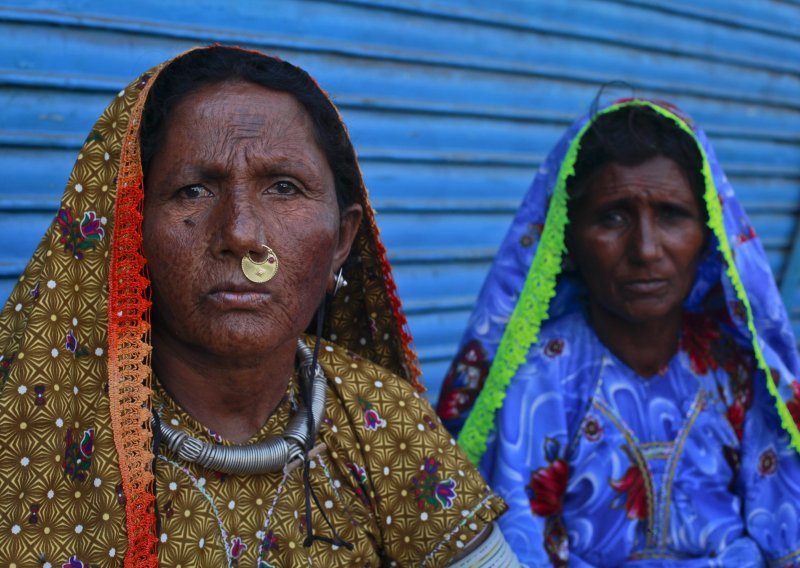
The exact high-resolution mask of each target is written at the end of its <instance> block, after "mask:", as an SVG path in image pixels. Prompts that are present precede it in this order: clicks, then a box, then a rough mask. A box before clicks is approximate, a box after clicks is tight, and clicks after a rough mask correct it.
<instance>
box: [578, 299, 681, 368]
mask: <svg viewBox="0 0 800 568" xmlns="http://www.w3.org/2000/svg"><path fill="white" fill-rule="evenodd" d="M589 315H590V318H591V325H592V327H593V328H594V331H595V333H596V334H597V337H598V338H599V339H600V341H601V342H602V343H603V344H604V345H605V346H606V347H608V349H609V350H610V351H611V352H612V353H613V354H614V355H615V356H616V357H617V358H618V359H620V360H621V361H622V362H623V363H625V364H626V365H628V366H629V367H630V368H631V369H633V370H634V371H635V372H636V373H637V374H638V375H640V376H642V377H646V378H649V377H652V376H653V375H655V374H657V373H658V372H659V371H661V370H662V369H664V368H665V367H666V366H667V365H668V364H669V361H670V359H672V357H673V355H675V352H676V351H677V350H678V340H679V335H680V328H681V317H682V312H681V311H680V310H679V311H676V312H675V313H670V314H667V315H665V316H662V317H659V318H654V319H649V320H647V321H645V322H630V321H626V320H623V319H621V318H619V317H617V316H616V315H615V314H612V313H610V312H609V311H607V310H606V309H605V308H603V307H602V306H599V305H597V304H596V303H594V302H593V303H591V304H590V306H589Z"/></svg>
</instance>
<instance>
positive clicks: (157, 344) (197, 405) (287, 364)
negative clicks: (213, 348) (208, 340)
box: [152, 329, 296, 443]
mask: <svg viewBox="0 0 800 568" xmlns="http://www.w3.org/2000/svg"><path fill="white" fill-rule="evenodd" d="M153 345H154V348H153V360H152V364H153V371H154V372H155V374H156V376H157V377H158V379H159V381H160V382H161V384H162V385H163V387H164V389H165V390H166V391H167V393H169V395H170V396H171V397H172V398H173V399H174V400H175V402H177V403H178V405H179V406H180V407H181V408H183V409H184V410H185V411H186V412H188V413H189V414H190V415H191V416H192V417H193V418H194V419H195V420H197V421H198V422H200V423H201V424H202V425H203V426H205V427H207V428H209V429H211V430H213V431H214V432H216V433H218V434H219V435H220V436H222V437H223V438H225V439H226V440H230V441H232V442H235V443H243V442H246V441H247V440H249V439H250V438H251V437H252V436H253V435H254V434H255V433H256V432H258V430H259V429H261V427H262V426H263V425H264V424H265V423H266V421H267V419H268V418H269V417H270V415H271V414H272V412H273V411H274V410H275V409H276V408H277V406H278V404H279V403H280V401H281V399H282V398H283V395H284V394H285V393H286V388H287V386H288V383H289V379H290V377H291V375H292V373H293V372H294V361H295V352H296V344H295V343H294V342H293V341H292V342H289V343H288V344H287V345H282V346H280V347H279V348H278V349H275V350H273V351H272V353H271V354H270V355H269V356H268V357H253V358H250V359H249V360H247V359H241V358H232V357H226V358H222V357H218V356H215V355H212V354H209V353H208V352H207V351H203V350H200V349H195V348H192V347H191V346H188V345H186V344H184V343H181V342H179V341H177V340H176V339H175V338H173V337H171V336H170V335H169V334H162V333H158V331H157V330H156V329H154V330H153Z"/></svg>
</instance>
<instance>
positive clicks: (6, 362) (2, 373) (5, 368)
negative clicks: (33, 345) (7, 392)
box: [0, 353, 17, 386]
mask: <svg viewBox="0 0 800 568" xmlns="http://www.w3.org/2000/svg"><path fill="white" fill-rule="evenodd" d="M16 356H17V354H16V353H12V354H11V355H9V356H8V357H6V356H5V355H0V379H2V383H0V386H1V385H5V384H6V381H8V376H9V375H10V374H11V364H12V363H13V362H14V357H16Z"/></svg>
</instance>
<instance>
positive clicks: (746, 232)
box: [736, 223, 757, 245]
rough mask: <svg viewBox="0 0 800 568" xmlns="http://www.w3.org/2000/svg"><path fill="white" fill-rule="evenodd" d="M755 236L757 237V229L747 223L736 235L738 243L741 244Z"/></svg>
mask: <svg viewBox="0 0 800 568" xmlns="http://www.w3.org/2000/svg"><path fill="white" fill-rule="evenodd" d="M755 238H757V235H756V230H755V229H754V228H753V226H752V225H750V224H749V223H746V224H744V225H743V226H742V232H741V233H739V234H738V235H736V244H739V245H741V244H744V243H746V242H747V241H752V240H753V239H755Z"/></svg>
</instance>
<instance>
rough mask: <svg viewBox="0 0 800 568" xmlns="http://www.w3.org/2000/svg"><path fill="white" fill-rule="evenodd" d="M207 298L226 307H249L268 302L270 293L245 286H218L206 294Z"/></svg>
mask: <svg viewBox="0 0 800 568" xmlns="http://www.w3.org/2000/svg"><path fill="white" fill-rule="evenodd" d="M208 298H209V299H210V300H211V301H212V302H213V303H214V304H217V305H218V306H219V307H222V308H228V309H250V308H254V307H258V306H262V305H264V304H266V303H267V302H269V300H270V298H271V294H270V293H269V292H267V291H265V290H264V291H262V290H253V289H250V288H247V287H239V286H231V287H224V286H222V287H218V288H215V289H214V290H212V291H211V292H210V293H209V294H208Z"/></svg>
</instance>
